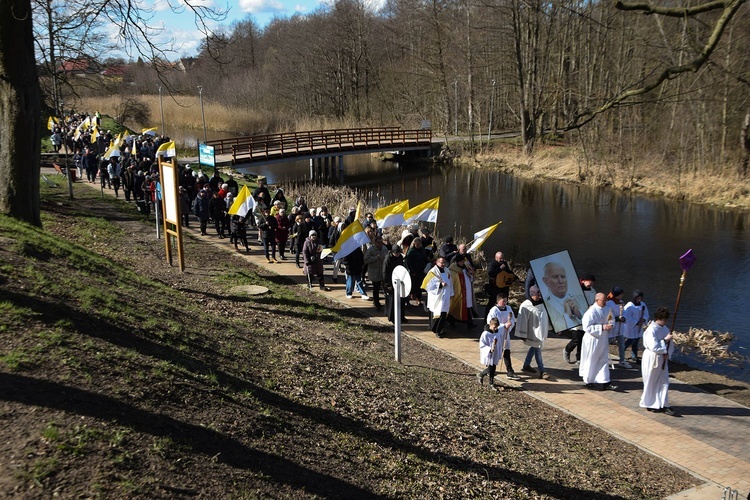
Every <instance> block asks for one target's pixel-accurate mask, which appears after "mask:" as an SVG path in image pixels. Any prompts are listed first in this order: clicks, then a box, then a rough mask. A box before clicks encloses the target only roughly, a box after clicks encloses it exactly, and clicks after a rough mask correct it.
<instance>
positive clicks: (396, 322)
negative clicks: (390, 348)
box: [393, 280, 404, 363]
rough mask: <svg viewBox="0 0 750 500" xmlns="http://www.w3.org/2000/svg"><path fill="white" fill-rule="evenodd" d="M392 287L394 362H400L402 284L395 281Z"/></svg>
mask: <svg viewBox="0 0 750 500" xmlns="http://www.w3.org/2000/svg"><path fill="white" fill-rule="evenodd" d="M395 285H396V286H394V287H393V300H394V302H393V328H394V336H395V342H394V343H395V346H396V361H398V362H399V363H400V362H401V287H403V286H404V285H403V282H402V281H401V280H397V281H396V283H395Z"/></svg>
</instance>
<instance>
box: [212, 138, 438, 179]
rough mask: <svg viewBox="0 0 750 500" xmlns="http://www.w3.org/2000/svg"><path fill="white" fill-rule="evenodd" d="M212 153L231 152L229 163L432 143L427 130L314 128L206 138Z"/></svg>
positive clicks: (420, 147)
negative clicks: (310, 129) (230, 161)
mask: <svg viewBox="0 0 750 500" xmlns="http://www.w3.org/2000/svg"><path fill="white" fill-rule="evenodd" d="M207 144H208V145H209V146H214V148H215V149H214V152H215V154H216V156H220V155H231V159H232V164H233V165H247V166H251V165H268V164H271V163H280V162H285V161H292V160H305V159H310V165H311V168H312V167H313V161H314V160H316V159H317V160H321V159H325V160H326V164H327V163H328V161H327V160H328V159H329V158H332V159H333V161H334V162H335V158H336V157H338V158H339V170H340V171H341V170H343V156H344V155H349V154H363V153H376V152H384V151H420V150H422V151H427V152H429V151H430V149H431V147H432V131H431V130H403V129H401V128H400V127H376V128H353V129H342V130H315V131H310V132H286V133H281V134H265V135H253V136H247V137H236V138H232V139H219V140H215V141H208V142H207Z"/></svg>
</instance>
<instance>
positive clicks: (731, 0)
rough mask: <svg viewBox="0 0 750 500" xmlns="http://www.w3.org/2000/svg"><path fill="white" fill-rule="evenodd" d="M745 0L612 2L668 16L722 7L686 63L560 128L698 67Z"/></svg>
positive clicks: (574, 125)
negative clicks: (677, 4)
mask: <svg viewBox="0 0 750 500" xmlns="http://www.w3.org/2000/svg"><path fill="white" fill-rule="evenodd" d="M745 1H746V0H728V1H715V2H708V3H705V4H702V5H700V6H697V7H694V8H693V9H684V8H681V9H675V8H662V7H653V6H650V5H649V4H646V3H635V4H623V3H622V2H621V0H617V4H616V5H617V8H618V9H619V8H621V5H622V6H623V8H622V10H646V11H647V12H646V13H648V14H651V13H654V14H658V15H666V16H672V15H673V14H672V13H673V12H676V11H677V10H679V11H680V12H682V14H681V15H680V17H682V16H683V15H685V12H689V11H691V10H694V9H702V10H700V12H708V10H716V9H723V11H722V13H721V15H720V16H719V18H718V19H717V20H716V22H715V24H714V28H713V31H712V32H711V36H710V37H709V38H708V41H707V42H706V44H705V46H704V47H703V50H702V51H701V53H700V54H698V56H697V57H696V58H695V59H693V60H692V61H689V62H687V63H686V64H682V65H677V66H671V67H668V68H666V69H665V70H664V71H662V72H661V73H660V74H659V75H658V76H656V77H655V78H654V79H653V80H651V81H649V82H647V83H645V84H644V85H643V86H641V87H637V88H634V89H630V90H626V91H623V92H620V93H619V94H617V95H616V96H614V97H612V98H610V99H609V100H608V101H607V102H606V103H605V104H604V105H602V106H600V107H599V108H596V109H593V110H585V111H583V112H581V113H578V114H576V115H575V116H574V117H573V120H572V121H571V122H570V123H569V124H568V125H566V126H565V128H564V130H572V129H577V128H580V127H582V126H583V125H585V124H587V123H589V122H590V121H591V120H593V119H594V118H595V117H596V116H597V115H599V114H601V113H604V112H605V111H607V110H609V109H611V108H614V107H617V106H620V105H621V104H622V103H623V101H626V100H628V99H630V98H632V97H635V96H639V95H643V94H647V93H648V92H651V91H652V90H654V89H656V88H658V87H659V86H661V85H662V84H663V83H664V82H666V81H667V80H671V79H673V78H677V77H678V76H680V75H681V74H683V73H688V72H691V73H694V72H696V71H698V70H699V69H700V68H701V67H702V66H703V65H704V64H706V62H707V61H708V59H709V58H710V57H711V54H712V53H713V51H714V50H715V49H716V46H717V45H718V43H719V41H720V40H721V36H722V34H723V33H724V29H725V28H726V26H727V24H728V23H729V21H731V20H732V18H733V17H734V15H735V14H736V13H737V10H738V9H739V8H740V7H741V6H742V4H743V3H745ZM708 6H710V7H711V9H707V7H708Z"/></svg>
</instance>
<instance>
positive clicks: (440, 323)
mask: <svg viewBox="0 0 750 500" xmlns="http://www.w3.org/2000/svg"><path fill="white" fill-rule="evenodd" d="M422 288H424V289H425V290H427V309H429V311H430V313H431V316H432V318H431V323H430V330H432V332H433V333H434V334H435V336H436V337H438V338H441V337H442V336H443V330H444V328H445V318H446V316H447V315H448V311H449V310H450V304H451V297H453V284H452V282H451V275H450V271H448V269H447V268H446V267H445V259H444V258H443V257H438V258H437V260H436V261H435V265H434V266H433V267H432V269H430V271H429V272H428V273H427V276H425V279H424V281H423V282H422Z"/></svg>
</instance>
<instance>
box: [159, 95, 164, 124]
mask: <svg viewBox="0 0 750 500" xmlns="http://www.w3.org/2000/svg"><path fill="white" fill-rule="evenodd" d="M159 111H161V135H162V136H163V135H164V105H163V104H162V100H161V85H159Z"/></svg>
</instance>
